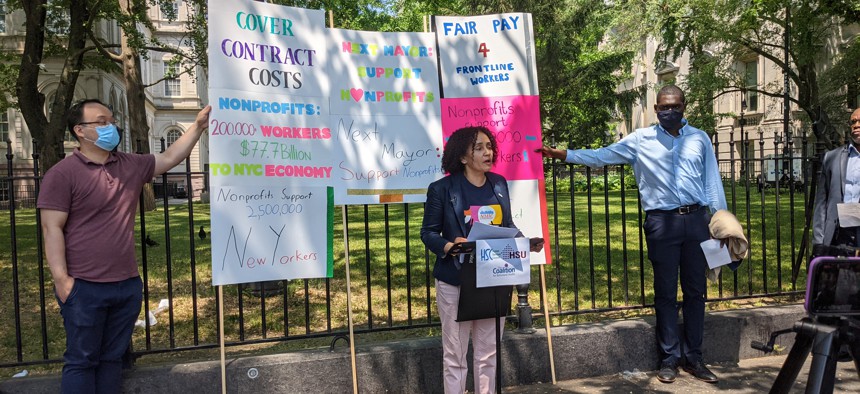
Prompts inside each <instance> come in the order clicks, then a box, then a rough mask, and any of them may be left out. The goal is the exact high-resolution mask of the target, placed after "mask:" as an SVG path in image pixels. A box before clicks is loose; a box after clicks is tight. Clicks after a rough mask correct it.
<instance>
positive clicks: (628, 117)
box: [624, 101, 633, 134]
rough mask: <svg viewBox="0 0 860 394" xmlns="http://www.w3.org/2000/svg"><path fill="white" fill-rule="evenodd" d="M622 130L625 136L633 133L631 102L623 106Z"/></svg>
mask: <svg viewBox="0 0 860 394" xmlns="http://www.w3.org/2000/svg"><path fill="white" fill-rule="evenodd" d="M624 129H625V130H624V131H626V132H627V134H630V133H632V132H633V102H632V101H631V102H629V103H627V105H625V106H624Z"/></svg>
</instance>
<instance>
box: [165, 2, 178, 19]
mask: <svg viewBox="0 0 860 394" xmlns="http://www.w3.org/2000/svg"><path fill="white" fill-rule="evenodd" d="M178 16H179V0H176V1H170V2H164V3H161V17H162V19H163V20H168V21H175V20H176V19H177V18H178Z"/></svg>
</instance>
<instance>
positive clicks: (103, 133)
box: [84, 123, 119, 152]
mask: <svg viewBox="0 0 860 394" xmlns="http://www.w3.org/2000/svg"><path fill="white" fill-rule="evenodd" d="M96 133H98V134H99V138H98V139H97V140H95V141H93V140H91V139H88V138H86V137H85V138H84V139H86V140H87V141H90V142H92V143H93V144H95V145H96V146H97V147H99V148H102V149H104V150H106V151H108V152H110V151H112V150H114V148H116V146H117V145H119V131H118V130H117V129H116V125H115V124H113V123H110V124H107V125H104V126H98V127H96Z"/></svg>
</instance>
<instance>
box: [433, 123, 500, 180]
mask: <svg viewBox="0 0 860 394" xmlns="http://www.w3.org/2000/svg"><path fill="white" fill-rule="evenodd" d="M478 133H484V134H486V135H487V138H489V139H490V149H491V150H492V151H493V164H496V160H498V159H499V146H498V145H496V138H495V137H493V133H491V132H490V130H487V128H486V127H483V126H478V127H464V128H462V129H459V130H457V131H455V132H454V134H451V137H449V138H448V143H446V144H445V150H444V151H442V171H445V172H447V173H450V174H459V173H461V172H463V170H465V168H466V165H465V164H463V162H461V161H460V159H462V158H463V156H466V155H467V154H471V153H472V150H473V149H475V142H477V141H478Z"/></svg>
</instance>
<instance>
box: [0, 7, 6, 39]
mask: <svg viewBox="0 0 860 394" xmlns="http://www.w3.org/2000/svg"><path fill="white" fill-rule="evenodd" d="M0 33H6V0H0Z"/></svg>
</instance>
